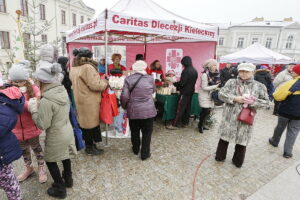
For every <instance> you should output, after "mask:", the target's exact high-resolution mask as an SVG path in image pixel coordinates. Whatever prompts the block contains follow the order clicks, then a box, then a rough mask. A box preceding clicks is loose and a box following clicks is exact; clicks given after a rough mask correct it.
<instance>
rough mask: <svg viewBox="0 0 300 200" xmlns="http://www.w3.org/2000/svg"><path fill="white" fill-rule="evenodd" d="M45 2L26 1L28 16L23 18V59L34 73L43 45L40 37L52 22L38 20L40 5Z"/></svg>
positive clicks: (36, 0) (37, 0)
mask: <svg viewBox="0 0 300 200" xmlns="http://www.w3.org/2000/svg"><path fill="white" fill-rule="evenodd" d="M44 2H46V0H29V1H28V9H29V12H28V15H27V16H25V17H23V20H24V21H23V22H22V26H21V29H22V32H23V41H24V47H25V48H24V55H25V58H26V59H27V60H29V61H31V66H32V70H33V71H35V69H36V65H37V63H38V61H39V55H38V50H39V48H40V47H41V46H42V45H43V44H44V42H43V41H42V40H41V36H42V35H43V34H45V33H46V32H47V31H49V29H50V28H51V24H52V22H53V20H54V18H52V19H51V20H49V21H48V20H40V19H39V16H40V4H43V3H44Z"/></svg>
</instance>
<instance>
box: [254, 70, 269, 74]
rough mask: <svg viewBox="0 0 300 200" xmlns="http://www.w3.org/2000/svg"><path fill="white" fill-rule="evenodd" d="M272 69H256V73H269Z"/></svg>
mask: <svg viewBox="0 0 300 200" xmlns="http://www.w3.org/2000/svg"><path fill="white" fill-rule="evenodd" d="M269 73H270V70H268V69H258V70H256V71H255V74H269Z"/></svg>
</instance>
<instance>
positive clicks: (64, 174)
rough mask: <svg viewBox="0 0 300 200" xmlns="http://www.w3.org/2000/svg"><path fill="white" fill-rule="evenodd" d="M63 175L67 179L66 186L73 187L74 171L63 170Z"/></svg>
mask: <svg viewBox="0 0 300 200" xmlns="http://www.w3.org/2000/svg"><path fill="white" fill-rule="evenodd" d="M62 177H63V179H64V181H65V186H66V187H67V188H71V187H73V178H72V172H71V173H69V174H68V173H65V172H64V171H63V172H62Z"/></svg>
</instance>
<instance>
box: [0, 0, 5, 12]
mask: <svg viewBox="0 0 300 200" xmlns="http://www.w3.org/2000/svg"><path fill="white" fill-rule="evenodd" d="M0 12H4V13H5V12H6V4H5V0H0Z"/></svg>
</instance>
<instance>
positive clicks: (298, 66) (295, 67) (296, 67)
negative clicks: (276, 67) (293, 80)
mask: <svg viewBox="0 0 300 200" xmlns="http://www.w3.org/2000/svg"><path fill="white" fill-rule="evenodd" d="M293 71H294V72H295V73H296V74H298V75H299V76H300V64H298V65H296V66H294V67H293Z"/></svg>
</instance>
